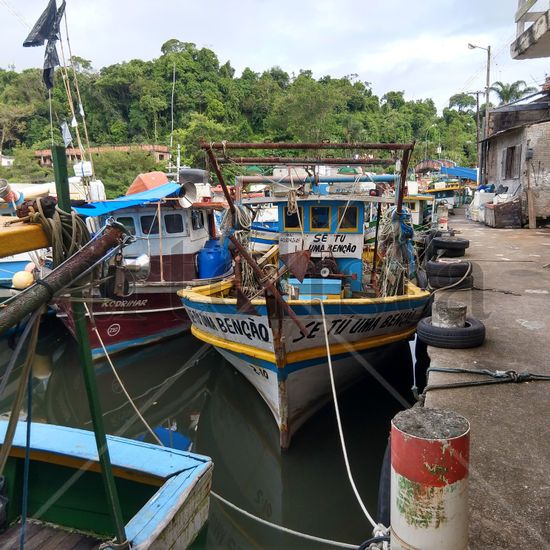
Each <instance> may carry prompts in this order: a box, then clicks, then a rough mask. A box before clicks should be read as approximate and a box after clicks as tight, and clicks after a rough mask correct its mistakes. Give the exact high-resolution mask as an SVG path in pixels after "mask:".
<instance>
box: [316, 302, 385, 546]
mask: <svg viewBox="0 0 550 550" xmlns="http://www.w3.org/2000/svg"><path fill="white" fill-rule="evenodd" d="M315 301H317V302H319V306H320V307H321V317H322V319H323V331H324V334H325V345H326V349H327V361H328V367H329V374H330V387H331V390H332V399H333V403H334V411H335V413H336V423H337V425H338V435H339V436H340V444H341V447H342V455H343V456H344V462H345V464H346V471H347V474H348V478H349V482H350V485H351V488H352V489H353V493H354V494H355V498H356V499H357V502H358V503H359V506H360V507H361V510H362V511H363V514H364V515H365V517H366V518H367V519H368V521H369V523H370V524H371V525H372V527H373V529H374V535H375V536H379V535H387V533H388V529H387V528H386V527H384V526H383V525H382V524H379V523H376V521H374V519H373V517H372V516H371V515H370V514H369V511H368V510H367V507H366V506H365V504H364V503H363V500H362V499H361V495H360V494H359V491H358V490H357V486H356V485H355V481H354V479H353V475H352V473H351V468H350V464H349V459H348V452H347V448H346V442H345V439H344V432H343V429H342V419H341V418H340V409H339V407H338V396H337V394H336V384H335V382H334V372H333V368H332V358H331V355H330V345H329V340H328V331H327V319H326V315H325V308H324V306H323V301H322V300H320V299H319V298H317V299H316V300H315Z"/></svg>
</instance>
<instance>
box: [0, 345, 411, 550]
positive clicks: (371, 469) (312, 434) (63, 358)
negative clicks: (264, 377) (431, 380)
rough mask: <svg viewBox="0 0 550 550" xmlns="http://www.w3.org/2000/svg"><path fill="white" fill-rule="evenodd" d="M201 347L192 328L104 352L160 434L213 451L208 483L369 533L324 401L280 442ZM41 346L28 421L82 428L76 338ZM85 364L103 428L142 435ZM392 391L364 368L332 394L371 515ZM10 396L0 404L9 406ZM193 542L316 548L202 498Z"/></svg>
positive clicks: (345, 536) (401, 374) (263, 412)
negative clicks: (202, 524)
mask: <svg viewBox="0 0 550 550" xmlns="http://www.w3.org/2000/svg"><path fill="white" fill-rule="evenodd" d="M201 346H202V344H201V342H199V341H197V340H195V339H194V338H193V337H192V336H183V337H178V338H176V339H173V340H169V341H166V342H164V343H163V344H158V345H155V346H150V347H146V348H142V349H141V350H139V351H134V352H130V353H126V354H121V355H118V356H116V357H114V358H113V361H114V363H115V366H116V368H117V372H118V374H119V376H120V377H121V379H122V380H123V382H124V384H125V386H126V388H127V390H128V392H129V394H130V395H131V396H132V397H133V398H134V399H135V402H136V404H137V406H138V408H139V410H140V411H141V412H142V414H143V415H144V417H145V418H146V420H147V422H148V423H149V424H150V425H151V426H153V427H154V430H155V432H156V433H157V435H158V436H159V437H160V438H161V440H162V441H163V443H165V444H167V445H172V446H173V447H176V448H180V449H185V450H188V449H190V450H192V451H194V452H198V453H201V454H205V455H208V456H210V457H212V459H213V461H214V465H215V466H214V482H213V490H214V491H215V492H216V493H217V494H219V495H221V496H223V497H225V498H226V499H227V500H229V501H231V502H233V503H235V504H236V505H237V506H239V507H241V508H243V509H245V510H247V511H248V512H250V513H252V514H254V515H256V516H259V517H261V518H264V519H266V520H268V521H270V522H273V523H275V524H278V525H283V526H285V527H289V528H291V529H295V530H298V531H302V532H305V533H309V534H313V535H316V536H319V537H324V538H328V539H332V540H337V541H343V542H348V543H360V542H361V541H363V540H365V539H366V538H368V537H369V536H370V531H371V529H370V525H369V524H368V522H367V521H366V519H365V518H364V517H363V515H362V513H361V511H360V509H359V506H358V504H357V503H356V501H355V498H354V496H353V493H352V490H351V488H350V485H349V481H348V479H347V475H346V471H345V467H344V461H343V458H342V452H341V448H340V443H339V438H338V433H337V429H336V421H335V416H334V409H333V405H332V404H329V405H328V406H326V407H325V408H323V409H322V410H320V411H319V413H318V414H317V415H315V416H314V417H313V418H312V419H310V420H309V421H308V423H307V425H306V426H305V427H304V429H303V430H301V431H300V432H299V433H298V434H297V435H296V437H295V439H294V440H293V445H292V448H291V449H290V450H289V451H282V450H281V448H280V444H279V431H278V427H277V426H276V424H275V423H274V422H273V418H272V416H271V412H270V411H269V409H268V408H267V406H266V404H265V403H264V402H263V400H262V399H261V398H260V397H259V396H258V395H257V392H256V391H255V390H254V388H253V387H252V386H251V385H250V384H249V383H248V382H247V381H246V379H244V378H243V377H242V375H240V374H239V373H238V372H237V371H235V370H233V369H232V368H230V367H229V366H228V365H223V364H222V361H223V360H222V359H221V358H220V356H219V355H218V354H217V353H216V352H215V351H214V350H212V349H208V350H207V352H206V354H205V355H203V356H202V358H200V359H199V360H198V361H196V360H195V358H196V356H195V355H194V354H196V353H197V352H198V351H199V350H200V348H201ZM52 351H53V353H52V354H51V356H50V358H51V365H50V369H51V370H50V371H49V372H48V371H47V369H44V368H43V376H42V379H41V380H40V381H37V380H35V395H36V399H35V405H36V407H35V413H36V415H35V419H36V420H43V421H46V422H49V423H55V424H63V425H69V426H77V427H84V428H87V429H91V424H90V419H89V413H88V406H87V399H86V394H85V389H84V384H83V380H82V375H81V372H80V368H79V361H78V355H77V350H76V345H75V343H74V341H73V340H72V339H71V338H70V337H68V336H67V337H66V338H65V339H64V340H63V341H58V342H57V343H56V346H55V350H52ZM394 358H395V360H391V359H390V361H389V363H388V364H387V365H386V367H385V369H384V376H385V378H386V379H388V381H389V383H390V385H392V386H394V387H395V380H401V388H399V387H397V388H396V389H397V390H398V391H401V393H402V394H403V395H409V393H408V389H409V388H410V386H411V374H410V373H411V370H410V368H409V367H410V352H409V348H408V345H407V343H406V342H405V343H404V344H403V349H399V350H396V352H395V355H394ZM387 367H391V368H387ZM96 372H97V380H98V385H99V389H100V394H101V400H102V404H103V410H104V412H105V414H104V418H105V423H106V429H107V431H108V432H109V433H111V434H120V435H125V436H128V437H132V438H135V439H144V440H146V441H150V442H151V441H153V439H152V438H151V436H150V434H148V433H147V431H146V430H145V428H144V427H143V424H142V423H141V421H140V420H139V419H138V418H136V415H135V413H134V411H133V410H132V409H131V407H130V406H129V405H128V403H127V401H126V398H125V396H124V394H123V392H122V391H121V388H120V385H119V384H118V382H117V381H116V379H115V377H114V376H113V374H112V371H111V369H110V367H109V365H108V364H107V363H105V362H98V363H97V365H96ZM44 373H45V374H44ZM392 377H393V378H394V380H392ZM373 386H374V387H375V389H374V390H373ZM399 399H400V400H401V401H399V400H398V399H397V398H395V397H392V396H391V395H390V394H389V393H387V392H385V391H383V392H381V391H380V390H379V387H378V385H377V383H373V379H372V377H371V376H370V375H368V374H366V375H365V377H364V378H363V379H361V380H359V381H358V382H357V383H356V384H354V386H353V387H351V388H350V389H348V390H347V391H346V392H344V393H343V394H341V397H340V411H341V415H342V422H343V427H344V433H345V438H346V443H347V446H348V453H349V457H350V462H351V467H352V471H353V474H354V477H355V480H356V483H357V485H358V488H359V491H360V493H361V495H362V497H363V499H364V501H365V503H366V505H367V507H368V509H369V510H370V511H372V512H373V513H374V512H375V511H376V498H377V491H378V476H379V471H380V467H381V463H382V457H383V454H384V449H385V446H386V441H387V436H388V433H389V425H390V419H391V417H392V416H393V415H394V414H395V413H396V412H397V410H399V409H400V408H402V407H403V405H404V403H405V402H404V401H403V400H402V398H399ZM10 403H11V400H10ZM10 403H8V404H7V405H4V406H3V408H2V410H3V411H6V410H8V408H9V405H10ZM194 547H195V548H251V547H258V548H282V547H284V548H314V547H315V548H317V547H318V544H315V543H310V542H308V541H305V540H302V539H297V538H295V537H291V536H289V535H285V534H282V533H280V532H278V531H275V530H274V529H272V528H270V527H266V526H262V525H260V524H258V523H257V522H255V521H253V520H250V519H248V518H246V517H244V516H242V515H241V514H239V513H238V512H236V511H233V510H231V509H230V508H228V507H227V506H226V505H224V504H222V503H220V502H219V501H218V500H216V499H215V498H214V497H212V498H211V505H210V516H209V522H208V527H207V529H206V531H205V532H203V533H202V535H201V536H200V537H199V539H198V540H197V541H196V542H195V543H194Z"/></svg>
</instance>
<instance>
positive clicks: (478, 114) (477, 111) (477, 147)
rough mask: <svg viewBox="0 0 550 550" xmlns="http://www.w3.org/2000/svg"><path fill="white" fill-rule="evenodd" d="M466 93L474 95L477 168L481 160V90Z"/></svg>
mask: <svg viewBox="0 0 550 550" xmlns="http://www.w3.org/2000/svg"><path fill="white" fill-rule="evenodd" d="M466 93H467V94H468V95H475V96H476V158H477V167H478V169H479V167H480V162H481V143H480V138H481V135H480V134H481V124H480V112H479V96H480V94H482V93H483V92H481V91H477V92H466Z"/></svg>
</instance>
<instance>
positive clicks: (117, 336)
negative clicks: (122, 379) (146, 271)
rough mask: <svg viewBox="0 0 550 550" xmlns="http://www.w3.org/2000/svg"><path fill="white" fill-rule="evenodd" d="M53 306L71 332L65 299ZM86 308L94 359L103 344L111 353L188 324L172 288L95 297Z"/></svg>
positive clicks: (180, 330) (101, 352)
mask: <svg viewBox="0 0 550 550" xmlns="http://www.w3.org/2000/svg"><path fill="white" fill-rule="evenodd" d="M56 305H57V308H58V311H59V313H58V316H59V317H60V318H61V320H62V321H63V323H64V324H65V325H66V326H67V328H68V329H69V330H70V331H71V333H72V334H73V335H74V333H75V331H74V319H73V316H72V312H71V308H70V302H69V300H67V299H58V300H57V301H56ZM88 307H89V308H91V311H92V317H93V322H92V321H90V319H89V318H88V316H87V321H88V336H89V338H90V347H91V348H92V356H93V357H94V359H96V358H99V357H102V356H104V355H105V351H104V349H103V346H105V349H106V350H107V352H108V353H109V354H112V353H116V352H119V351H123V350H125V349H128V348H130V347H135V346H143V345H146V344H150V343H152V342H156V341H159V340H162V339H164V338H168V337H171V336H174V335H177V334H180V333H183V332H185V331H187V330H189V328H190V327H191V322H190V320H189V317H188V316H187V313H186V312H185V309H184V308H183V306H182V304H181V301H180V300H179V298H178V296H177V295H176V292H175V291H172V292H166V291H163V292H158V293H157V292H142V293H136V294H133V295H132V296H130V297H128V298H116V299H112V300H103V299H102V300H97V299H96V300H92V303H91V306H90V304H88ZM96 329H97V330H96ZM98 333H99V336H100V337H101V341H102V342H103V346H102V344H101V341H100V338H99V337H98Z"/></svg>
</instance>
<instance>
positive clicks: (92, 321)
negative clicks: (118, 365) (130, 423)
mask: <svg viewBox="0 0 550 550" xmlns="http://www.w3.org/2000/svg"><path fill="white" fill-rule="evenodd" d="M84 308H85V309H86V313H87V314H88V317H89V318H90V323H91V324H92V328H93V330H94V332H95V333H96V336H97V339H98V340H99V344H100V345H101V348H102V349H103V353H104V354H105V358H106V359H107V362H108V363H109V366H110V367H111V370H112V371H113V374H114V376H115V378H116V380H117V382H118V384H119V385H120V387H121V389H122V391H123V393H124V395H125V396H126V399H128V403H130V406H131V407H132V409H134V412H135V413H136V415H137V416H138V418H139V419H140V420H141V422H143V425H144V426H145V428H146V429H147V431H148V432H149V433H150V434H151V436H152V437H153V439H154V440H155V441H156V442H157V444H158V445H160V446H161V447H163V446H164V445H163V443H162V441H161V440H160V439H159V437H158V436H157V434H156V433H155V432H154V431H153V429H152V428H151V426H150V425H149V423H148V422H147V420H145V418H144V416H143V415H142V414H141V413H140V412H139V409H138V408H137V406H136V404H135V403H134V400H133V399H132V398H131V397H130V394H129V393H128V391H127V390H126V387H125V386H124V383H123V382H122V380H121V378H120V376H119V375H118V372H117V371H116V369H115V366H114V364H113V362H112V360H111V356H110V355H109V353H108V352H107V348H106V347H105V344H104V343H103V338H101V334H99V330H98V329H97V325H96V322H95V319H94V317H93V314H92V312H91V311H90V309H89V308H88V304H87V303H86V302H84Z"/></svg>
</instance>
